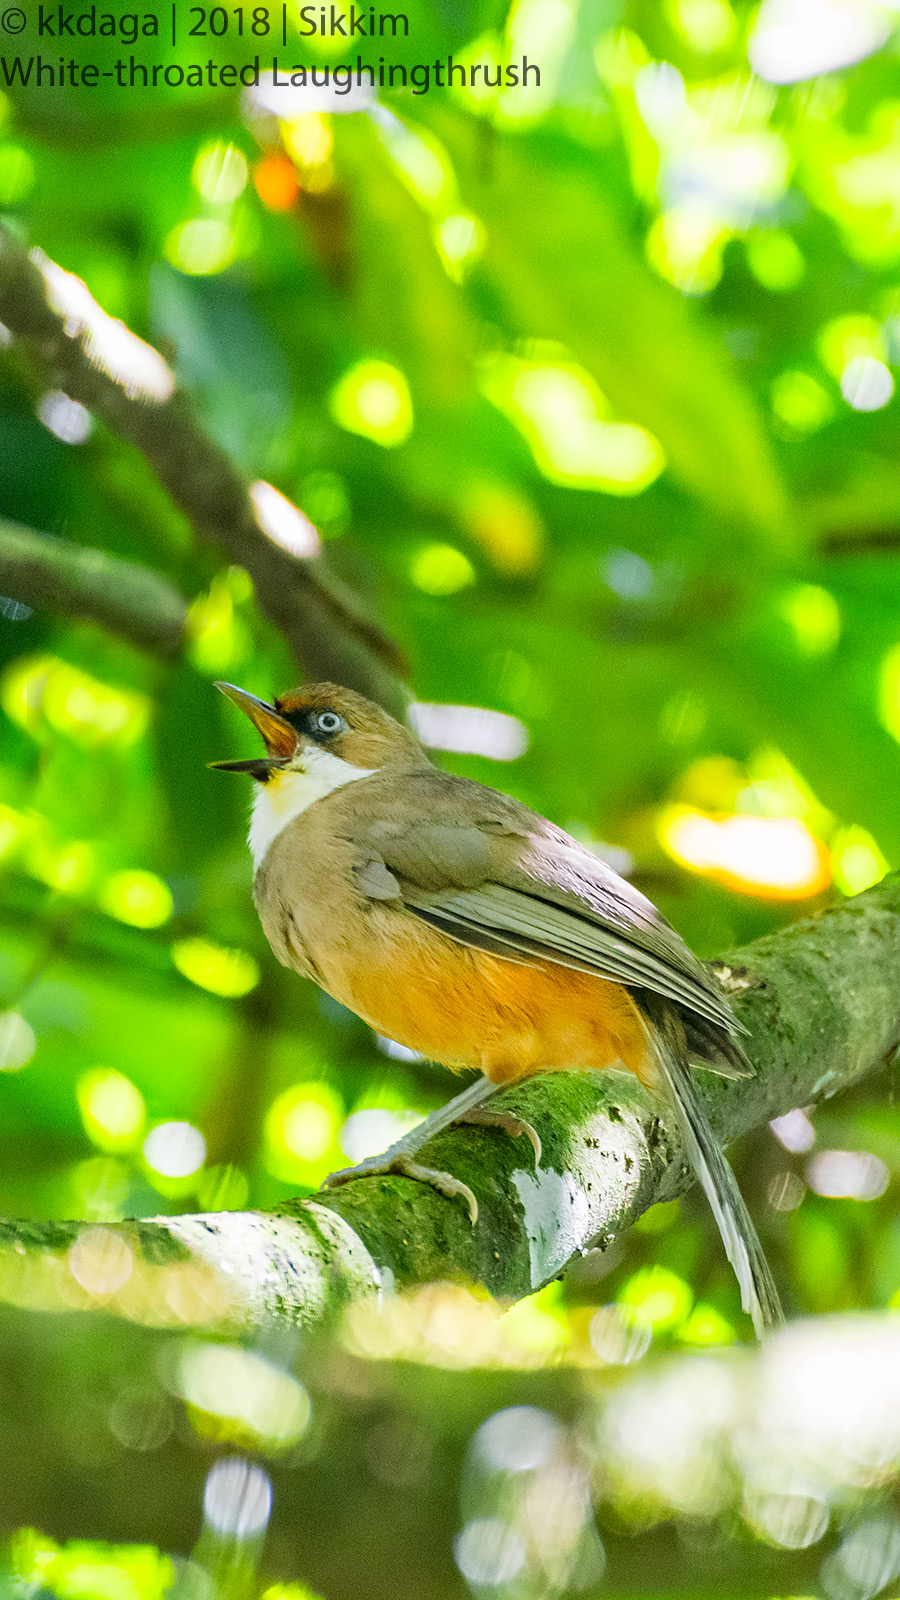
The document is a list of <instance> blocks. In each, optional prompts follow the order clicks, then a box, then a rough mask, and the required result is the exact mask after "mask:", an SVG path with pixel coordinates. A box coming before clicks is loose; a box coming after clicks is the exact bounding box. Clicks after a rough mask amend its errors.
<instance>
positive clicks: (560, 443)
mask: <svg viewBox="0 0 900 1600" xmlns="http://www.w3.org/2000/svg"><path fill="white" fill-rule="evenodd" d="M481 387H482V390H483V392H484V394H485V395H486V396H487V398H488V399H489V400H490V401H492V402H493V404H494V405H496V406H497V407H498V409H499V410H500V411H502V412H504V414H505V415H506V416H508V417H509V419H510V421H511V422H513V423H514V424H515V425H516V427H517V428H519V430H520V431H521V432H522V433H523V434H524V436H525V438H526V439H527V441H528V444H529V445H530V447H531V451H532V454H533V455H534V459H535V462H536V464H537V466H538V468H539V469H540V471H541V472H542V473H543V475H544V477H545V478H548V479H549V480H550V482H551V483H559V484H564V485H566V486H568V487H572V488H581V489H599V490H602V491H603V492H604V493H605V494H620V495H631V494H640V493H641V492H642V490H644V489H646V488H647V487H648V486H649V485H650V484H651V483H653V482H654V480H655V479H656V478H658V477H659V475H660V473H661V472H662V470H663V468H664V466H665V457H664V455H663V452H662V448H661V446H660V445H659V443H658V442H657V440H656V439H654V437H653V435H652V434H650V433H648V432H647V430H646V429H645V428H640V427H637V426H636V425H635V424H633V423H627V422H614V421H612V420H609V407H608V405H607V403H606V400H605V399H604V397H603V395H601V393H600V390H599V389H598V388H597V385H596V384H595V382H594V380H593V378H592V377H591V376H590V374H589V373H587V372H585V370H584V369H583V368H582V367H579V366H576V365H575V364H574V363H572V362H565V363H563V362H554V361H542V360H540V359H526V358H524V357H519V356H513V355H495V356H493V357H491V358H490V360H489V361H487V362H485V364H484V367H483V377H482V382H481Z"/></svg>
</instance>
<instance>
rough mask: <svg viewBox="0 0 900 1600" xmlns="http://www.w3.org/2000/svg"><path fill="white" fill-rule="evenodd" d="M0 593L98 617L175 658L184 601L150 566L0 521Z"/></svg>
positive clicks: (37, 606)
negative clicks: (123, 559)
mask: <svg viewBox="0 0 900 1600" xmlns="http://www.w3.org/2000/svg"><path fill="white" fill-rule="evenodd" d="M0 592H2V593H3V594H5V595H9V596H10V597H11V598H12V599H13V600H20V601H23V602H24V604H25V605H27V606H31V607H32V608H33V609H34V610H42V611H54V612H57V613H60V614H61V615H63V616H67V617H79V618H87V619H88V620H89V621H91V622H100V623H102V624H103V626H104V627H105V628H108V629H109V630H110V631H111V632H112V633H118V634H121V635H122V637H123V638H125V639H128V640H129V642H130V643H131V644H135V645H138V646H139V647H140V648H141V649H142V650H150V651H152V653H153V654H154V655H160V656H164V657H168V656H175V655H177V654H178V652H179V650H180V649H181V646H182V643H183V641H184V625H185V621H186V618H187V602H186V601H185V600H184V598H183V597H182V595H180V594H179V593H178V590H177V589H176V588H175V586H174V585H173V584H171V583H169V581H168V579H167V578H163V577H161V576H160V574H159V573H157V572H152V571H151V570H150V568H149V567H141V566H138V565H136V564H135V563H134V562H131V561H122V560H119V559H117V558H116V557H114V556H108V555H106V554H105V553H104V552H103V551H102V550H91V549H86V548H84V547H83V546H81V545H75V544H70V543H69V541H68V540H67V539H59V538H57V537H56V535H55V534H51V533H36V532H35V530H34V529H33V528H23V527H22V526H21V525H20V524H19V523H17V522H4V521H0Z"/></svg>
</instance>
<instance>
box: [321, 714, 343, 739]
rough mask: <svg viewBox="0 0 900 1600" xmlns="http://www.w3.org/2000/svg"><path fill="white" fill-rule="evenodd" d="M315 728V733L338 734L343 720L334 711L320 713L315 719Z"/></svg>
mask: <svg viewBox="0 0 900 1600" xmlns="http://www.w3.org/2000/svg"><path fill="white" fill-rule="evenodd" d="M315 727H316V732H317V733H327V734H332V733H340V731H341V729H342V728H343V727H344V719H343V717H339V716H338V714H337V712H336V711H320V712H319V713H318V715H317V716H316V719H315Z"/></svg>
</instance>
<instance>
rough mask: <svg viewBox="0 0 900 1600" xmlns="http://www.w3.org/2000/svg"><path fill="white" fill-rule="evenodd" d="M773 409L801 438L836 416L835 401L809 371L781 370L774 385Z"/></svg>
mask: <svg viewBox="0 0 900 1600" xmlns="http://www.w3.org/2000/svg"><path fill="white" fill-rule="evenodd" d="M772 410H773V412H774V413H775V416H776V417H777V418H778V420H779V422H783V423H784V425H785V427H786V428H787V429H789V430H790V431H791V433H795V434H797V435H799V436H800V437H801V438H802V437H805V436H806V435H807V434H810V433H817V432H818V430H819V428H823V427H824V426H825V423H826V422H828V421H829V419H830V418H831V417H833V415H834V403H833V401H832V399H831V396H830V395H829V394H828V392H827V390H825V389H823V388H822V385H821V384H820V383H818V382H817V381H816V379H815V378H813V377H811V376H810V374H809V373H808V372H794V371H791V372H782V373H779V375H778V377H777V378H776V379H775V380H774V382H773V384H772Z"/></svg>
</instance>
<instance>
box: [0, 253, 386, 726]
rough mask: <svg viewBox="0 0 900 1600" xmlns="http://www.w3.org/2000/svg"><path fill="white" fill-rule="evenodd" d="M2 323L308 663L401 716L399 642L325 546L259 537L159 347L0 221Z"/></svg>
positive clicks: (240, 490)
mask: <svg viewBox="0 0 900 1600" xmlns="http://www.w3.org/2000/svg"><path fill="white" fill-rule="evenodd" d="M0 322H2V323H4V324H5V326H6V327H7V328H8V330H9V331H10V333H12V334H13V335H14V337H15V339H16V341H17V343H18V345H19V346H20V348H22V349H23V350H24V351H25V352H26V354H27V356H28V357H29V358H30V360H31V361H32V362H33V363H34V364H35V366H36V367H37V369H38V371H40V372H41V373H44V374H46V376H47V378H48V380H49V381H50V382H52V383H53V384H54V385H55V386H57V387H58V388H60V389H62V390H64V392H65V393H66V394H67V395H69V396H71V398H72V399H74V400H78V401H80V403H81V404H82V405H84V406H87V408H88V410H90V411H92V412H93V413H94V414H95V415H96V416H98V417H100V418H102V420H103V421H104V422H105V423H106V424H107V426H108V427H110V428H111V429H112V430H113V431H114V432H115V433H117V434H119V435H120V436H121V438H123V439H124V440H126V441H127V442H128V443H129V444H132V445H134V446H135V447H136V448H137V449H138V450H140V451H141V453H142V454H143V455H144V457H145V458H146V460H147V461H148V462H149V464H150V466H151V467H152V469H153V471H154V472H155V473H156V475H157V477H158V478H159V480H160V482H161V483H162V485H163V487H164V488H165V489H166V490H167V491H168V493H169V495H170V496H171V498H172V500H173V501H174V503H175V504H176V505H177V506H178V507H179V509H180V510H181V511H183V512H184V513H185V515H186V516H187V517H188V519H189V520H190V522H191V523H192V525H193V527H194V529H195V531H196V532H197V534H198V536H199V537H200V538H202V539H205V540H207V541H209V542H212V543H214V544H217V545H218V546H219V548H220V549H222V550H223V551H225V553H226V554H227V555H228V557H229V559H230V560H232V561H234V562H237V563H239V564H240V565H241V566H243V567H245V568H246V570H247V571H248V572H249V574H250V576H251V578H252V579H253V582H254V585H255V587H256V594H257V599H258V601H259V604H260V606H261V608H262V610H263V611H264V612H265V613H266V615H267V616H268V617H269V619H270V620H271V621H272V622H273V623H274V624H275V626H276V627H277V628H279V629H280V630H281V632H282V634H283V635H284V637H285V639H286V640H287V643H288V645H289V646H290V648H291V650H292V651H293V653H294V655H295V656H296V658H297V661H298V663H299V664H300V666H301V668H302V669H303V670H304V671H305V672H307V673H309V674H310V675H311V676H313V677H316V678H331V679H335V680H337V681H338V682H339V683H345V684H348V685H349V686H350V687H351V688H354V689H358V690H359V691H360V692H361V693H363V694H366V695H368V696H369V697H370V698H371V699H373V700H377V701H379V702H380V703H381V704H382V705H384V706H385V707H386V708H387V709H388V710H389V711H392V712H393V713H394V714H395V715H398V716H401V717H402V716H403V715H404V713H405V710H406V706H407V704H408V702H409V698H410V696H409V694H408V692H407V690H406V687H405V684H404V683H403V674H404V672H405V664H404V660H403V657H402V655H401V653H400V651H399V650H398V648H397V646H396V645H395V644H394V643H393V642H392V640H390V639H388V638H387V636H386V635H385V634H384V633H382V631H381V629H380V628H378V626H377V625H376V624H375V623H374V622H372V621H371V620H370V619H369V618H368V617H367V616H366V614H365V612H364V610H363V609H362V608H361V606H360V605H359V603H358V602H357V601H356V599H355V597H354V596H353V595H352V594H351V593H350V591H349V590H348V589H347V588H346V586H345V585H344V584H342V583H341V581H340V580H339V579H338V578H337V577H336V576H335V574H333V573H332V572H331V571H330V569H329V567H328V564H327V562H326V560H325V558H324V557H322V556H319V557H316V558H314V559H302V558H300V557H298V556H297V555H294V554H292V553H291V551H289V550H287V549H284V548H282V547H281V546H280V545H278V544H276V543H275V542H274V541H273V540H272V539H270V538H268V537H267V536H266V534H265V533H264V532H263V531H262V528H261V527H260V524H259V522H258V520H257V517H256V515H255V513H254V508H253V503H252V501H251V499H250V495H249V493H248V486H247V484H246V483H245V482H244V480H243V478H242V477H241V475H240V473H239V472H238V471H237V469H236V467H235V466H234V464H233V462H232V461H231V460H230V459H229V457H228V456H227V455H226V453H225V452H224V450H222V449H221V448H220V446H219V445H218V444H216V443H215V441H214V440H213V439H211V438H210V436H209V435H208V434H207V433H206V431H205V430H204V428H203V427H202V426H201V425H200V423H199V421H198V420H197V417H196V416H195V414H194V410H193V407H192V405H191V402H190V400H189V398H188V396H187V395H186V394H185V393H184V391H183V390H182V389H179V388H178V387H176V386H175V384H174V378H173V376H172V374H171V373H168V372H167V369H166V368H165V363H164V362H163V361H162V358H161V357H160V356H159V355H158V354H157V353H156V352H155V351H152V350H151V349H150V347H149V346H147V345H144V344H143V343H142V341H139V340H138V339H136V338H135V336H134V335H132V334H130V333H129V331H128V330H127V329H126V328H125V327H124V326H123V325H122V324H121V323H116V322H114V321H113V319H112V318H110V317H107V316H106V315H105V313H103V312H102V311H101V310H100V308H99V307H98V306H97V305H96V303H95V302H94V301H93V300H92V299H91V296H90V294H89V293H88V291H87V289H86V288H85V286H84V285H83V284H80V283H79V281H78V280H77V279H74V278H72V277H71V275H70V274H66V273H63V272H62V271H61V269H60V268H58V267H55V266H54V264H53V263H52V262H48V261H46V259H45V258H42V257H40V255H39V254H38V253H35V259H32V257H31V256H29V254H28V253H27V251H26V250H25V249H24V247H23V246H22V245H21V244H20V243H19V240H18V239H17V238H15V236H14V235H13V234H12V233H11V232H10V231H9V229H7V228H4V227H2V226H0ZM129 341H130V345H129ZM148 376H149V380H150V381H149V382H147V381H145V380H146V379H147V378H148ZM166 378H168V380H170V381H169V382H166Z"/></svg>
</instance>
